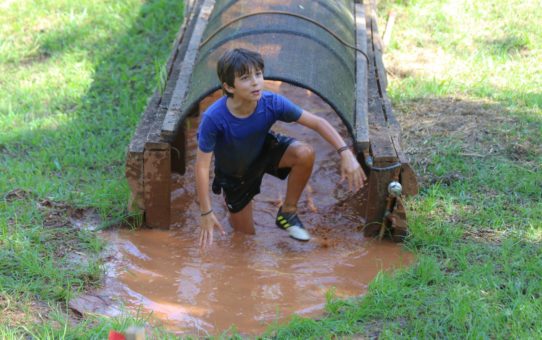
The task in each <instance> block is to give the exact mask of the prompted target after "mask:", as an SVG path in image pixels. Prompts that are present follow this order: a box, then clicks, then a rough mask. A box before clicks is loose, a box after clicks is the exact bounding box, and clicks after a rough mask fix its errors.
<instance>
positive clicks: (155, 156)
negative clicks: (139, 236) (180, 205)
mask: <svg viewBox="0 0 542 340" xmlns="http://www.w3.org/2000/svg"><path fill="white" fill-rule="evenodd" d="M143 171H144V199H145V223H146V224H147V225H148V226H149V227H151V228H163V229H167V228H169V225H170V216H171V204H170V203H171V202H170V201H171V154H170V150H169V149H166V150H151V149H149V150H145V153H144V168H143Z"/></svg>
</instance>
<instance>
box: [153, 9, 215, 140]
mask: <svg viewBox="0 0 542 340" xmlns="http://www.w3.org/2000/svg"><path fill="white" fill-rule="evenodd" d="M214 4H215V0H204V3H203V5H202V7H201V10H200V12H199V15H198V18H197V19H196V20H197V21H196V23H195V27H194V31H193V32H192V36H191V37H190V41H189V42H188V47H187V50H186V53H185V54H184V56H183V61H182V64H181V69H180V71H179V76H178V78H177V82H176V84H175V88H174V90H173V96H172V97H171V101H170V102H169V103H168V110H167V112H166V115H165V117H164V121H163V124H162V129H161V130H162V135H163V136H164V137H168V138H171V137H172V136H174V134H175V131H176V129H177V127H178V126H179V124H180V123H181V121H182V120H183V119H184V118H185V117H182V115H183V112H182V104H183V101H184V98H185V96H186V92H187V91H188V88H189V85H190V84H189V82H190V77H191V75H192V71H193V69H194V64H195V62H196V58H197V56H198V51H199V44H200V42H201V38H202V37H203V32H204V30H205V27H206V26H207V22H208V20H209V16H210V15H211V12H212V10H213V8H214Z"/></svg>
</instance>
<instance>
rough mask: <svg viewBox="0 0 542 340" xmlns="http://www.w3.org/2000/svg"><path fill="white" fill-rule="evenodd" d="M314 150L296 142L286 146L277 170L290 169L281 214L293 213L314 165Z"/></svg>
mask: <svg viewBox="0 0 542 340" xmlns="http://www.w3.org/2000/svg"><path fill="white" fill-rule="evenodd" d="M314 158H315V156H314V150H313V149H312V147H311V146H310V145H308V144H305V143H303V142H299V141H296V142H294V143H292V144H290V145H289V146H288V148H287V149H286V151H285V152H284V155H282V158H281V159H280V162H279V166H278V167H279V168H291V170H290V174H289V175H288V186H287V189H286V198H285V199H284V204H283V205H282V211H283V212H295V211H296V209H297V202H298V201H299V198H300V197H301V193H302V192H303V189H305V186H306V185H307V182H308V180H309V177H310V176H311V174H312V167H313V165H314Z"/></svg>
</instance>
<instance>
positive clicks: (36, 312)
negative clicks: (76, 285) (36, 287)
mask: <svg viewBox="0 0 542 340" xmlns="http://www.w3.org/2000/svg"><path fill="white" fill-rule="evenodd" d="M3 198H4V200H5V201H6V202H8V203H9V202H14V201H19V200H29V201H33V202H35V204H37V206H38V209H39V211H40V212H41V215H42V220H41V222H42V225H43V233H42V241H43V242H48V243H49V244H52V245H53V247H54V252H53V255H54V256H55V257H56V258H58V259H59V263H63V264H64V265H67V266H73V267H74V269H75V268H77V267H81V266H83V267H84V266H86V265H87V264H88V263H89V261H90V259H89V256H88V254H87V253H86V250H85V249H84V245H83V244H82V242H81V239H80V237H79V232H80V231H81V230H94V229H96V228H97V227H98V226H99V225H100V217H99V215H98V213H97V212H96V211H95V210H94V209H84V208H77V207H73V206H71V205H69V204H67V203H64V202H58V201H53V200H50V199H37V195H36V194H35V193H33V192H31V191H27V190H23V189H19V188H18V189H14V190H11V191H10V192H8V193H6V194H5V195H4V197H3ZM15 223H16V222H15V221H14V220H9V221H8V225H9V226H13V225H14V224H15ZM61 260H65V261H61ZM91 280H92V278H91ZM89 282H90V281H89ZM82 288H83V289H88V288H89V287H82ZM74 300H75V299H74ZM63 309H64V308H63ZM51 311H52V308H51V307H50V306H48V305H47V304H45V303H44V302H42V301H39V300H36V299H32V298H31V299H24V298H17V299H15V298H14V297H13V296H9V295H8V294H6V293H3V292H0V315H1V316H2V317H1V319H2V322H3V323H4V324H7V325H10V326H13V327H16V326H17V325H24V324H28V323H39V322H42V321H43V320H47V319H48V315H49V314H50V313H51ZM72 311H74V312H75V314H72V315H70V316H71V317H72V322H75V321H74V320H75V319H73V318H74V317H75V318H77V317H79V316H80V315H81V314H80V313H78V311H77V309H73V308H72Z"/></svg>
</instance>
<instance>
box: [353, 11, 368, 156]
mask: <svg viewBox="0 0 542 340" xmlns="http://www.w3.org/2000/svg"><path fill="white" fill-rule="evenodd" d="M354 9H355V12H356V47H357V48H358V49H359V50H361V51H363V52H364V53H365V54H366V55H367V28H366V22H365V9H364V7H363V5H361V4H355V8H354ZM367 70H368V65H367V59H366V58H365V56H364V55H363V54H361V53H360V52H356V113H355V116H354V133H355V136H354V137H355V140H356V150H357V151H358V153H359V152H363V151H364V150H368V149H369V120H368V110H369V108H368V102H367Z"/></svg>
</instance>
